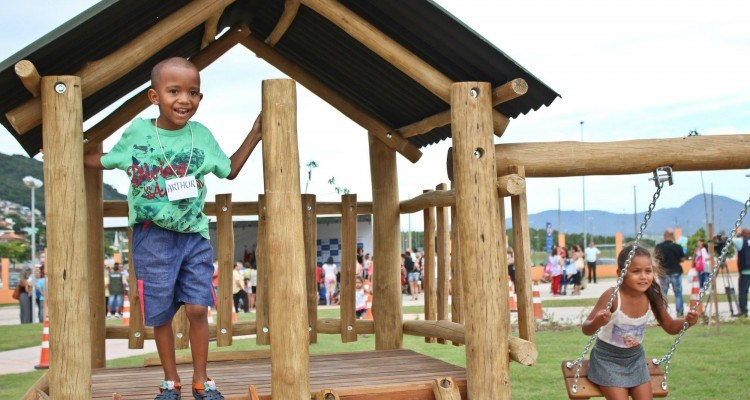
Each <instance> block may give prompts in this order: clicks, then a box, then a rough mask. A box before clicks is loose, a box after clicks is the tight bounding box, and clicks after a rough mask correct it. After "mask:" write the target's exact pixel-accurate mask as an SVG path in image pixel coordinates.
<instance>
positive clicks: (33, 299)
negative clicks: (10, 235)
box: [23, 176, 43, 322]
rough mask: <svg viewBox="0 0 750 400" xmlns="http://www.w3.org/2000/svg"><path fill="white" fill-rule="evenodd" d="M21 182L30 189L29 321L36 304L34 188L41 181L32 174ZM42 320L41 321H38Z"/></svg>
mask: <svg viewBox="0 0 750 400" xmlns="http://www.w3.org/2000/svg"><path fill="white" fill-rule="evenodd" d="M23 184H24V185H26V187H27V188H29V189H31V229H30V230H31V265H32V270H31V322H34V315H35V314H36V313H35V312H34V306H35V305H36V275H35V268H36V197H35V194H36V193H35V192H36V189H38V188H40V187H42V181H40V180H39V179H36V178H34V177H33V176H27V177H25V178H23ZM39 322H43V321H39Z"/></svg>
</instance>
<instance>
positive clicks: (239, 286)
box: [232, 261, 250, 313]
mask: <svg viewBox="0 0 750 400" xmlns="http://www.w3.org/2000/svg"><path fill="white" fill-rule="evenodd" d="M232 297H233V299H234V312H237V313H238V312H240V308H242V310H243V311H245V312H246V313H247V312H250V309H249V308H248V300H247V292H246V291H245V277H244V276H243V274H242V261H237V262H236V263H234V271H233V272H232Z"/></svg>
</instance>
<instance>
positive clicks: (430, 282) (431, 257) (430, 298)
mask: <svg viewBox="0 0 750 400" xmlns="http://www.w3.org/2000/svg"><path fill="white" fill-rule="evenodd" d="M431 192H433V191H432V190H425V191H424V192H423V194H428V193H431ZM453 198H454V203H455V195H454V196H453ZM401 204H402V206H403V202H401ZM423 213H424V254H423V255H422V263H423V277H422V279H423V281H424V319H426V320H432V321H434V320H437V319H438V313H437V307H438V306H437V304H438V299H437V268H436V266H435V208H434V207H429V208H426V209H424V212H423ZM425 342H426V343H436V342H437V339H436V338H435V337H432V336H428V337H425Z"/></svg>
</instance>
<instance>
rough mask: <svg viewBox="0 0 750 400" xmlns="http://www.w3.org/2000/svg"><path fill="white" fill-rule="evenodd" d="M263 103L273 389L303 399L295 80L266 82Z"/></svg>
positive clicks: (305, 352) (303, 317) (305, 366)
mask: <svg viewBox="0 0 750 400" xmlns="http://www.w3.org/2000/svg"><path fill="white" fill-rule="evenodd" d="M262 100H263V101H262V103H263V107H262V110H263V116H262V118H263V121H264V124H263V181H264V187H265V190H266V220H267V223H268V224H267V227H266V235H267V237H268V246H267V247H268V254H269V261H270V263H269V267H270V273H269V275H268V300H269V304H268V305H269V317H270V318H269V320H270V324H271V332H270V336H271V343H273V346H271V377H272V379H271V385H272V391H273V395H274V397H276V398H279V399H301V398H303V397H305V396H309V394H310V386H309V366H308V358H309V354H308V345H307V343H308V336H309V334H308V330H307V299H306V295H305V249H304V236H303V233H302V203H301V199H300V179H299V168H300V164H299V150H298V149H299V147H298V144H297V92H296V88H295V82H294V81H293V80H291V79H272V80H264V81H263V83H262Z"/></svg>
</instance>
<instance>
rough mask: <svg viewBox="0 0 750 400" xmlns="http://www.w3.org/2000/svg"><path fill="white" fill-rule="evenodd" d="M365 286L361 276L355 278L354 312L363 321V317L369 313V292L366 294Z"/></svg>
mask: <svg viewBox="0 0 750 400" xmlns="http://www.w3.org/2000/svg"><path fill="white" fill-rule="evenodd" d="M364 285H365V283H364V281H363V280H362V277H361V276H357V277H355V278H354V287H355V291H354V310H355V311H354V312H355V313H356V314H357V319H361V318H362V315H364V313H366V312H367V292H365V288H364Z"/></svg>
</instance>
